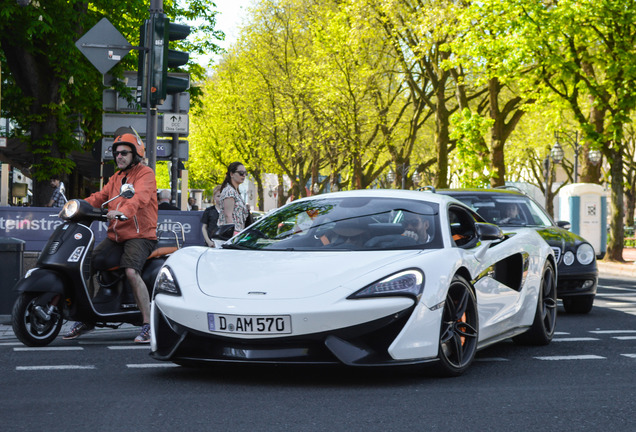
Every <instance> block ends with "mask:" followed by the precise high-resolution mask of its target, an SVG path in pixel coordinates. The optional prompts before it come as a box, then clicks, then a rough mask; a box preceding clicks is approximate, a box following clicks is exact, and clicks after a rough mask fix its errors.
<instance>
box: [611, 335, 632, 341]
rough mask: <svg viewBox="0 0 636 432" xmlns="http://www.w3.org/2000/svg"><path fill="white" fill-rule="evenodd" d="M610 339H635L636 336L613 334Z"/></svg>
mask: <svg viewBox="0 0 636 432" xmlns="http://www.w3.org/2000/svg"><path fill="white" fill-rule="evenodd" d="M612 339H616V340H624V341H625V340H636V336H613V337H612Z"/></svg>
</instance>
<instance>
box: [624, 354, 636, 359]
mask: <svg viewBox="0 0 636 432" xmlns="http://www.w3.org/2000/svg"><path fill="white" fill-rule="evenodd" d="M621 355H622V356H624V357H629V358H633V359H636V354H621Z"/></svg>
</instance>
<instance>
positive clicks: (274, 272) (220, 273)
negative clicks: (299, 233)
mask: <svg viewBox="0 0 636 432" xmlns="http://www.w3.org/2000/svg"><path fill="white" fill-rule="evenodd" d="M427 252H432V251H420V250H408V251H377V252H376V251H364V252H289V251H241V250H219V249H209V250H208V251H206V252H204V253H203V254H201V256H200V258H199V261H198V263H197V267H196V273H197V283H198V285H199V289H200V290H201V291H202V292H203V293H204V294H206V295H209V296H212V297H221V298H233V299H248V298H249V299H254V293H267V299H268V300H273V299H300V298H307V297H313V296H317V295H320V294H324V293H326V292H328V291H331V290H334V289H336V288H338V287H341V286H346V285H348V284H350V283H351V282H352V281H354V280H356V279H359V278H363V280H361V281H360V282H359V284H367V283H371V282H373V281H374V280H375V279H374V277H376V278H380V277H382V276H383V275H384V274H386V272H390V271H391V270H389V269H393V268H394V267H395V270H397V269H398V268H397V267H396V266H393V264H394V263H396V262H399V261H403V260H407V259H408V258H409V257H412V256H415V255H417V254H421V253H427ZM383 271H384V272H383ZM365 276H366V277H365ZM356 288H362V286H358V285H356Z"/></svg>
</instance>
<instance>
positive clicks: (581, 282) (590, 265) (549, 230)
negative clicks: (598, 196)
mask: <svg viewBox="0 0 636 432" xmlns="http://www.w3.org/2000/svg"><path fill="white" fill-rule="evenodd" d="M437 192H438V193H440V194H444V195H450V196H452V197H454V198H457V199H458V200H460V201H462V202H463V203H465V204H467V205H468V206H470V208H472V209H473V210H475V211H476V212H477V213H478V214H479V215H480V216H482V217H483V219H484V220H485V221H487V222H490V223H494V224H497V225H499V226H500V227H501V229H502V230H503V231H504V232H511V231H516V230H517V229H519V228H527V227H532V228H534V229H535V230H536V231H537V232H538V233H539V234H540V235H541V237H543V238H544V239H545V241H546V242H548V244H549V245H550V246H551V247H552V249H554V253H555V255H556V257H557V275H558V277H557V296H558V298H560V299H561V300H562V302H563V307H564V308H565V310H566V311H567V312H570V313H580V314H585V313H588V312H590V311H591V310H592V306H593V304H594V297H595V296H596V286H597V283H598V268H597V266H596V254H595V252H594V248H593V247H592V245H591V244H590V243H589V242H588V241H586V240H585V239H584V238H583V237H581V236H579V235H577V234H575V233H573V232H570V231H568V228H569V227H570V223H569V222H565V221H560V222H557V223H555V222H554V221H553V220H552V218H551V217H550V216H549V215H548V214H547V213H546V212H545V210H544V209H543V207H541V205H539V204H538V203H537V202H535V201H534V200H533V199H532V198H530V197H529V196H527V195H525V194H524V193H522V192H521V191H518V190H510V189H455V190H438V191H437Z"/></svg>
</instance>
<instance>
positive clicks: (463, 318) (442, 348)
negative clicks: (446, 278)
mask: <svg viewBox="0 0 636 432" xmlns="http://www.w3.org/2000/svg"><path fill="white" fill-rule="evenodd" d="M478 329H479V325H478V316H477V301H476V300H475V294H474V292H473V290H472V288H471V286H470V284H469V283H468V282H467V281H466V279H464V278H462V277H461V276H458V275H456V276H455V277H454V278H453V280H452V282H451V284H450V287H449V288H448V293H447V294H446V301H445V303H444V311H443V313H442V325H441V329H440V338H439V362H438V367H437V369H438V372H439V374H440V375H442V376H458V375H461V374H462V373H463V372H464V371H465V370H466V369H468V367H469V366H470V364H471V363H472V362H473V360H474V358H475V353H476V352H477V339H478V338H477V336H478V333H479V330H478Z"/></svg>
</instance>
